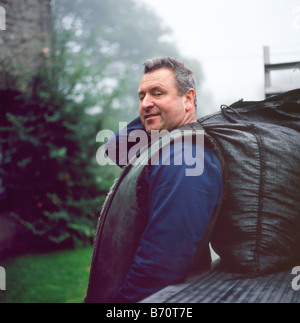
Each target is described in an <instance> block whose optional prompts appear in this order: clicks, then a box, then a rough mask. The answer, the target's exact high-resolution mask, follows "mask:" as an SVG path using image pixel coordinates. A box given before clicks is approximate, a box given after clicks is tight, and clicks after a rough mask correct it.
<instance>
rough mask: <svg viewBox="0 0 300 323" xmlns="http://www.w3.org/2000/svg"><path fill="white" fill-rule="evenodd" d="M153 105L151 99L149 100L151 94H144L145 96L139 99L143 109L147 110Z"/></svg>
mask: <svg viewBox="0 0 300 323" xmlns="http://www.w3.org/2000/svg"><path fill="white" fill-rule="evenodd" d="M153 107H154V103H153V100H151V96H150V95H148V94H147V95H145V97H144V98H143V100H142V101H141V108H142V109H143V110H148V109H151V108H153Z"/></svg>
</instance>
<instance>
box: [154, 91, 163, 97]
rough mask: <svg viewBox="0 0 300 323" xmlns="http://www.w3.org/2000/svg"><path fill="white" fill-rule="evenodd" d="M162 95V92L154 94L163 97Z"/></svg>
mask: <svg viewBox="0 0 300 323" xmlns="http://www.w3.org/2000/svg"><path fill="white" fill-rule="evenodd" d="M161 95H162V93H161V92H155V93H154V96H161Z"/></svg>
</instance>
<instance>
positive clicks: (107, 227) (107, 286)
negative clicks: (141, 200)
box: [85, 122, 218, 303]
mask: <svg viewBox="0 0 300 323" xmlns="http://www.w3.org/2000/svg"><path fill="white" fill-rule="evenodd" d="M197 130H203V128H202V127H201V125H200V124H199V123H197V122H196V123H193V124H189V125H185V126H183V127H181V128H179V129H176V130H174V131H173V132H171V135H172V138H173V139H174V140H176V138H180V137H181V138H182V137H183V136H184V137H185V136H195V135H196V131H197ZM168 140H169V139H168V137H163V138H162V140H161V141H159V140H158V141H156V142H155V143H154V144H151V146H149V147H145V148H144V150H143V151H142V152H141V154H140V156H139V163H137V164H135V163H134V161H133V160H132V161H131V162H130V163H129V164H128V165H127V166H126V167H124V169H123V170H122V172H121V174H120V176H119V178H118V179H117V180H116V181H115V184H114V185H113V187H112V188H111V190H110V192H109V194H108V196H107V198H106V201H105V203H104V205H103V208H102V212H101V215H100V218H99V222H98V228H97V232H96V236H95V241H94V253H93V258H92V266H91V273H90V281H89V287H88V292H87V297H86V300H85V301H86V302H91V303H92V302H98V303H105V302H108V300H109V299H110V298H111V297H112V296H113V294H114V293H115V292H116V291H117V290H118V289H119V288H120V286H121V285H122V283H123V282H124V280H125V278H126V275H127V273H128V271H129V269H130V267H131V266H132V264H133V261H134V255H135V252H136V250H137V247H138V243H139V240H140V238H141V235H142V233H143V232H144V230H145V228H146V226H147V224H148V218H147V216H146V215H145V214H143V213H142V212H141V211H140V209H139V206H138V201H137V187H138V183H139V179H140V178H141V176H142V175H143V172H144V171H145V168H146V165H147V164H148V161H149V160H150V159H151V157H152V158H153V156H154V155H155V154H157V153H158V152H159V151H161V150H162V149H163V148H164V147H165V146H166V145H167V144H168V143H169V141H168ZM205 143H206V144H208V145H210V146H211V148H212V149H214V150H215V152H216V153H218V150H217V147H216V146H215V144H213V141H212V140H211V138H209V137H208V136H207V137H206V140H205ZM216 217H217V213H216V214H215V215H214V216H212V218H211V221H210V223H209V226H208V229H207V231H206V234H205V236H204V237H203V239H202V241H201V243H200V245H199V248H198V250H197V253H196V256H195V261H194V263H195V265H194V266H193V268H191V271H193V270H196V269H198V268H197V263H198V262H197V259H199V257H202V258H203V257H206V259H207V263H208V264H209V263H210V254H209V250H208V240H209V236H210V233H211V229H212V227H213V225H214V223H215V221H216ZM201 263H203V261H201Z"/></svg>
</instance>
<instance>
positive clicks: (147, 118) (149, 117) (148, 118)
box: [144, 114, 159, 120]
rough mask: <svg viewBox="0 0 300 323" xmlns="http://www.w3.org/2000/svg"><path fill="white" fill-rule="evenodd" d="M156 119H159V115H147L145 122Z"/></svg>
mask: <svg viewBox="0 0 300 323" xmlns="http://www.w3.org/2000/svg"><path fill="white" fill-rule="evenodd" d="M156 117H159V114H146V115H145V116H144V118H145V120H150V119H152V118H156Z"/></svg>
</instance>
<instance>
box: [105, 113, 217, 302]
mask: <svg viewBox="0 0 300 323" xmlns="http://www.w3.org/2000/svg"><path fill="white" fill-rule="evenodd" d="M137 129H140V130H144V131H145V128H144V127H143V125H142V124H141V122H140V119H139V118H137V119H135V120H134V121H133V122H131V123H130V124H129V125H128V127H127V133H126V132H122V131H121V132H119V133H117V134H116V138H117V139H118V140H117V143H119V145H122V142H123V141H124V140H127V136H128V135H129V134H130V132H131V131H133V130H137ZM184 145H185V146H184V149H185V151H186V150H188V149H190V150H191V152H192V153H194V154H195V144H194V143H187V144H186V143H185V144H184ZM107 147H108V148H109V142H108V144H107ZM129 149H130V147H128V150H129ZM117 150H118V147H117ZM170 153H171V161H172V160H173V158H178V151H174V147H172V146H171V150H170ZM126 157H127V156H126ZM122 158H123V160H124V156H120V158H118V160H117V162H118V163H119V162H120V160H121V159H122ZM182 160H183V165H181V166H176V165H174V163H171V164H170V165H167V166H164V165H162V164H163V162H162V161H160V163H159V164H158V165H155V166H148V171H147V172H144V173H143V177H142V178H141V179H140V187H141V189H140V190H139V191H138V194H137V199H138V203H139V206H140V209H141V211H142V212H143V213H144V214H146V215H147V217H148V219H149V223H148V226H147V227H146V230H145V231H144V233H143V235H142V237H141V239H140V242H139V246H138V249H137V251H136V254H135V258H134V263H133V264H132V266H131V268H130V270H129V272H128V274H127V276H126V279H125V281H124V283H123V285H122V286H121V287H120V288H119V290H118V291H116V293H115V294H114V296H113V297H112V298H111V300H110V302H111V303H134V302H138V301H140V300H142V299H144V298H145V297H147V296H149V295H151V294H153V293H155V292H157V291H159V290H161V289H162V288H164V287H166V286H167V285H170V284H174V283H177V282H180V281H181V280H183V279H184V278H185V277H186V276H187V275H188V273H189V271H190V269H191V266H192V265H193V261H194V257H195V253H196V250H197V247H198V246H199V243H200V241H201V239H202V238H203V235H204V233H205V230H206V228H207V226H208V222H209V220H210V218H211V216H212V215H213V213H214V211H215V209H216V208H218V206H219V205H220V203H221V200H222V194H223V183H222V171H221V166H220V163H219V161H218V159H217V157H216V156H215V154H214V153H213V151H212V150H211V149H210V148H205V149H204V171H203V174H202V175H201V176H186V170H187V169H189V168H190V166H189V165H186V164H185V163H184V158H182ZM200 261H201V260H200ZM203 262H204V259H203ZM200 265H201V264H200Z"/></svg>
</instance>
